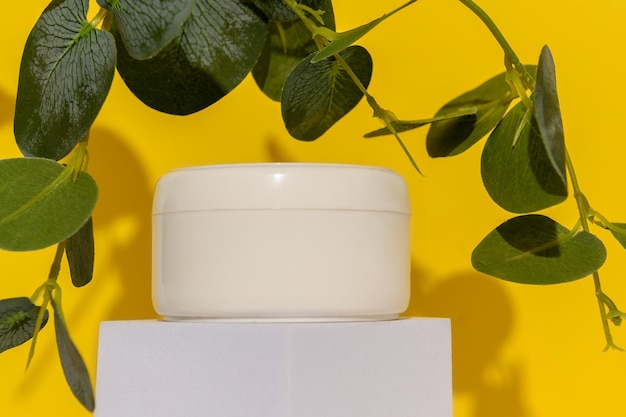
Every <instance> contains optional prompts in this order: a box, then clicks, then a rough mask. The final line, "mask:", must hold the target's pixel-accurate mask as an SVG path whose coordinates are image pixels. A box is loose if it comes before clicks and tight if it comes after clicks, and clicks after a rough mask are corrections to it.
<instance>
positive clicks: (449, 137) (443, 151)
mask: <svg viewBox="0 0 626 417" xmlns="http://www.w3.org/2000/svg"><path fill="white" fill-rule="evenodd" d="M526 68H527V69H528V70H529V71H530V72H533V71H534V69H535V67H534V66H527V67H526ZM515 97H516V96H515V95H514V94H513V93H512V92H511V88H510V86H509V84H508V83H507V81H506V73H502V74H499V75H496V76H495V77H493V78H491V79H489V80H487V81H486V82H485V83H483V84H481V85H480V86H478V87H477V88H475V89H473V90H470V91H468V92H466V93H464V94H461V95H460V96H459V97H457V98H455V99H454V100H452V101H450V102H449V103H447V104H446V105H444V106H443V107H442V108H441V109H439V111H438V112H437V113H436V115H435V116H436V117H438V116H446V115H454V114H458V113H464V112H467V110H468V109H476V110H475V112H476V117H475V118H471V117H457V118H447V119H446V120H442V121H438V122H435V123H433V124H432V125H431V126H430V129H429V130H428V134H427V136H426V149H427V150H428V154H429V155H430V156H431V157H433V158H436V157H445V156H453V155H458V154H460V153H462V152H464V151H466V150H468V149H469V148H470V147H471V146H472V145H474V144H475V143H476V142H478V141H479V140H480V139H482V138H483V137H485V136H486V135H487V134H488V133H489V132H491V131H492V130H493V128H495V127H496V125H497V124H498V122H500V120H501V119H502V117H503V116H504V114H505V113H506V110H507V109H508V107H509V104H510V103H511V101H512V100H513V99H514V98H515Z"/></svg>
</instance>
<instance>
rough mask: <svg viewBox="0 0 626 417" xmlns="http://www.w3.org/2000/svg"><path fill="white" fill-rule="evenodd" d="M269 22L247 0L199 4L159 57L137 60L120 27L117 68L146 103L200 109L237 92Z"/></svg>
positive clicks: (176, 110)
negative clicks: (133, 56)
mask: <svg viewBox="0 0 626 417" xmlns="http://www.w3.org/2000/svg"><path fill="white" fill-rule="evenodd" d="M267 26H268V25H267V23H266V22H265V21H264V20H263V17H262V16H259V13H258V10H256V9H255V8H254V7H253V6H252V5H250V4H246V2H245V1H244V0H231V1H221V0H196V1H195V4H194V7H193V9H192V11H191V14H190V15H189V17H188V18H187V20H185V22H184V24H183V26H182V28H181V30H180V32H179V33H178V34H177V36H176V37H175V38H174V39H172V41H171V42H170V43H168V44H167V45H166V46H165V47H164V48H163V49H161V50H160V51H159V52H158V53H157V54H156V55H154V56H153V57H151V58H149V59H145V60H136V59H134V58H132V57H131V56H130V54H129V53H128V51H126V49H125V46H124V44H123V42H122V41H121V36H120V34H119V29H118V28H117V25H113V27H112V33H113V34H114V35H115V41H116V43H117V47H118V62H117V69H118V71H119V73H120V75H121V76H122V78H123V79H124V81H125V82H126V85H127V86H128V87H129V88H130V90H131V91H132V92H133V93H134V94H135V95H136V96H137V97H138V98H139V99H140V100H141V101H143V102H144V103H145V104H146V105H148V106H150V107H152V108H154V109H156V110H159V111H162V112H165V113H171V114H178V115H186V114H191V113H194V112H197V111H199V110H202V109H204V108H206V107H208V106H210V105H211V104H213V103H215V102H216V101H218V100H219V99H221V98H222V97H224V96H225V95H226V94H228V93H229V92H230V91H231V90H233V89H234V88H235V87H236V86H237V85H238V84H239V83H240V82H241V81H242V80H243V79H244V78H245V77H246V75H247V74H248V73H249V72H250V70H251V69H252V67H253V66H254V64H255V62H256V60H257V58H258V57H259V55H260V54H261V50H262V49H263V44H264V41H265V37H266V33H267Z"/></svg>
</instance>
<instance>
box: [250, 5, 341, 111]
mask: <svg viewBox="0 0 626 417" xmlns="http://www.w3.org/2000/svg"><path fill="white" fill-rule="evenodd" d="M320 10H323V11H324V15H323V17H324V24H325V25H327V27H329V28H331V29H334V28H335V19H334V15H333V8H332V2H331V1H330V0H324V1H323V2H322V4H321V5H320ZM315 51H317V46H316V45H315V42H314V41H313V38H312V37H311V32H310V31H309V29H307V27H306V26H305V25H304V23H302V21H301V20H295V21H291V22H279V21H271V22H270V24H269V32H268V35H267V39H266V41H265V46H264V47H263V52H262V53H261V56H260V57H259V60H258V61H257V63H256V64H255V66H254V68H253V69H252V75H253V76H254V80H255V81H256V83H257V85H258V86H259V88H260V89H261V90H262V91H263V92H264V93H265V94H266V95H267V96H268V97H269V98H271V99H272V100H275V101H280V99H281V95H282V92H283V86H284V85H285V81H286V80H287V77H288V76H289V74H290V73H291V71H292V70H293V69H294V68H295V67H296V65H298V64H299V63H300V61H302V59H304V58H305V57H306V56H308V55H310V54H311V53H313V52H315Z"/></svg>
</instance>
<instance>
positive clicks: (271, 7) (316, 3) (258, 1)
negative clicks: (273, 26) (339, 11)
mask: <svg viewBox="0 0 626 417" xmlns="http://www.w3.org/2000/svg"><path fill="white" fill-rule="evenodd" d="M250 1H251V2H252V3H253V4H254V5H255V6H256V7H258V8H259V9H261V11H263V13H264V14H265V16H267V17H268V19H270V20H273V21H277V22H290V21H293V20H297V19H298V15H296V14H295V13H294V12H293V11H292V10H291V8H290V7H289V6H287V5H286V4H285V2H284V1H283V0H250ZM297 3H299V4H303V5H305V6H307V7H310V8H311V9H313V10H318V9H320V5H321V4H322V3H330V0H303V1H298V2H297ZM323 17H324V23H325V25H326V26H327V25H328V24H327V23H328V22H327V21H326V19H325V17H326V15H325V14H324V15H323Z"/></svg>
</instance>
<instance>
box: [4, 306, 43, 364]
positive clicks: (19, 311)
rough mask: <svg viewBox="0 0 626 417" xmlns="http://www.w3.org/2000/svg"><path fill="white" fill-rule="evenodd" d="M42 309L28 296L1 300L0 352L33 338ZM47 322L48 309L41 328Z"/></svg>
mask: <svg viewBox="0 0 626 417" xmlns="http://www.w3.org/2000/svg"><path fill="white" fill-rule="evenodd" d="M40 309H41V307H39V306H36V305H35V304H33V303H32V301H30V299H29V298H27V297H18V298H9V299H6V300H0V353H1V352H4V351H5V350H8V349H11V348H14V347H16V346H19V345H21V344H22V343H25V342H27V341H28V340H30V339H32V338H33V333H34V332H35V325H36V323H37V316H38V315H39V310H40ZM47 322H48V312H47V311H46V312H45V313H44V316H43V321H42V322H41V329H43V328H44V326H45V325H46V323H47Z"/></svg>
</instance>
